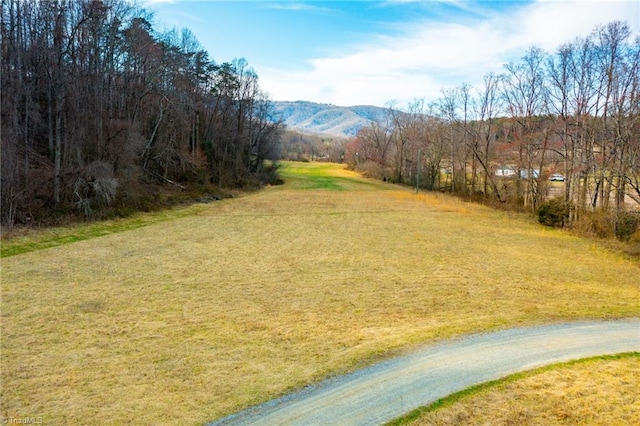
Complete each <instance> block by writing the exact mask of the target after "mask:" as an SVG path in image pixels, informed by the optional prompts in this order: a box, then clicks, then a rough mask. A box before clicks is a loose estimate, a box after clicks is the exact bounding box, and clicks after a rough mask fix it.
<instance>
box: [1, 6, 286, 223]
mask: <svg viewBox="0 0 640 426" xmlns="http://www.w3.org/2000/svg"><path fill="white" fill-rule="evenodd" d="M152 22H153V19H152V15H151V14H150V13H149V12H147V11H145V10H144V9H141V8H139V7H137V6H136V5H135V4H134V3H132V2H130V1H127V0H51V1H40V0H2V23H1V25H2V27H1V31H2V33H1V34H2V64H1V67H2V68H1V70H0V72H1V76H2V77H1V78H2V81H1V87H2V104H1V111H2V116H1V129H0V130H1V136H2V200H1V205H2V212H1V213H2V217H1V218H2V224H3V225H12V224H15V223H26V222H29V221H38V222H42V221H47V220H51V219H52V218H56V217H69V215H76V216H79V217H105V215H109V214H110V215H113V214H124V213H126V212H131V211H133V210H136V209H144V208H147V207H148V206H149V205H153V204H154V203H155V202H157V198H158V196H159V188H160V187H161V185H164V186H165V187H166V186H169V187H176V188H186V185H189V186H190V187H194V186H197V185H201V187H204V186H209V185H216V186H221V187H234V186H245V185H250V184H254V183H256V182H258V179H259V178H261V177H264V176H267V178H268V170H265V160H269V159H275V158H277V156H278V152H277V148H278V137H279V133H280V130H281V128H282V125H281V123H280V122H279V121H278V120H277V119H274V117H273V114H272V104H271V102H270V100H269V99H268V97H267V96H266V95H265V94H264V93H263V92H262V91H261V89H260V86H259V83H258V77H257V74H256V72H255V71H254V70H253V69H252V68H251V67H249V65H248V64H247V63H246V61H244V60H234V61H233V62H231V63H221V64H218V63H216V62H214V61H213V60H212V59H211V58H210V57H209V55H208V53H207V52H206V51H205V50H203V49H202V48H201V46H200V44H199V42H198V41H197V40H196V38H195V37H194V36H193V34H192V33H191V32H190V31H189V30H181V31H177V30H172V31H169V32H164V33H160V32H157V31H155V30H154V28H153V24H152ZM267 168H268V167H267Z"/></svg>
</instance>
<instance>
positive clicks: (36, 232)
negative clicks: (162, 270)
mask: <svg viewBox="0 0 640 426" xmlns="http://www.w3.org/2000/svg"><path fill="white" fill-rule="evenodd" d="M202 208H203V207H202V206H198V205H193V206H190V207H182V208H175V209H167V210H164V211H161V212H154V213H138V214H136V215H134V216H131V217H127V218H122V219H114V220H106V221H99V222H89V223H78V224H73V225H69V226H62V227H51V228H46V229H38V228H35V229H24V230H22V231H23V232H22V233H21V234H18V235H12V236H11V237H3V239H2V241H1V242H0V258H4V257H10V256H15V255H18V254H23V253H29V252H32V251H36V250H42V249H46V248H51V247H57V246H62V245H66V244H71V243H75V242H78V241H83V240H88V239H91V238H96V237H101V236H104V235H109V234H114V233H118V232H124V231H131V230H134V229H138V228H141V227H144V226H149V225H152V224H156V223H160V222H164V221H169V220H174V219H178V218H181V217H187V216H190V215H193V214H196V213H197V212H198V211H201V210H202Z"/></svg>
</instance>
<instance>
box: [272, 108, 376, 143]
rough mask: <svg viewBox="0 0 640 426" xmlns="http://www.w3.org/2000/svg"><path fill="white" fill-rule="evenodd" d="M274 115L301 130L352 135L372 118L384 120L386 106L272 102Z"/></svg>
mask: <svg viewBox="0 0 640 426" xmlns="http://www.w3.org/2000/svg"><path fill="white" fill-rule="evenodd" d="M274 106H275V109H276V114H277V115H278V116H279V117H280V118H281V119H282V121H283V122H284V123H285V124H286V125H287V127H288V128H289V129H292V130H297V131H299V132H303V133H319V134H325V135H331V136H340V137H352V136H355V135H356V133H358V130H360V129H361V128H362V127H365V126H368V125H370V124H371V123H372V122H373V121H381V120H384V119H385V117H386V114H387V113H388V109H386V108H380V107H375V106H369V105H358V106H352V107H340V106H336V105H328V104H318V103H314V102H306V101H295V102H274Z"/></svg>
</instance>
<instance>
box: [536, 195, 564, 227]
mask: <svg viewBox="0 0 640 426" xmlns="http://www.w3.org/2000/svg"><path fill="white" fill-rule="evenodd" d="M570 212H571V203H568V202H566V201H564V200H562V199H560V198H553V199H551V200H549V201H546V202H544V203H542V204H541V205H540V207H538V222H540V223H541V224H543V225H546V226H564V224H565V221H566V220H567V219H568V218H569V213H570Z"/></svg>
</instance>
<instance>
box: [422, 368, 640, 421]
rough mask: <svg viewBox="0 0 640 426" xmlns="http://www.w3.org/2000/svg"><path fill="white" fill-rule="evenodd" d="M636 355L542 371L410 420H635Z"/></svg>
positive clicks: (639, 378) (638, 399) (639, 409)
mask: <svg viewBox="0 0 640 426" xmlns="http://www.w3.org/2000/svg"><path fill="white" fill-rule="evenodd" d="M639 384H640V358H638V357H625V358H623V359H618V360H590V361H587V362H582V363H578V364H573V365H570V366H563V367H561V368H557V369H555V368H554V369H552V370H550V371H544V372H542V373H539V374H535V375H532V376H530V377H526V378H524V379H520V380H517V381H513V382H508V383H505V384H500V385H497V386H495V387H491V388H490V389H486V390H483V391H480V392H478V393H477V394H474V395H472V396H469V397H466V398H463V399H462V400H460V401H458V402H456V403H454V404H453V405H450V406H447V407H444V408H441V409H439V410H436V411H433V412H430V413H426V414H423V415H422V417H420V419H418V420H417V421H415V422H412V423H410V424H411V425H414V426H418V425H425V426H426V425H459V424H483V425H541V426H542V425H545V426H546V425H567V424H570V425H607V426H609V425H621V426H622V425H637V424H640V386H639Z"/></svg>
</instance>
